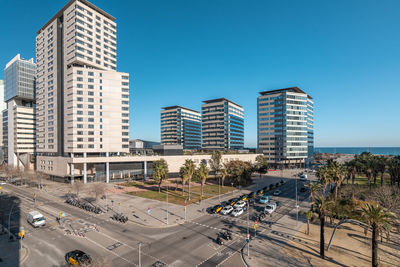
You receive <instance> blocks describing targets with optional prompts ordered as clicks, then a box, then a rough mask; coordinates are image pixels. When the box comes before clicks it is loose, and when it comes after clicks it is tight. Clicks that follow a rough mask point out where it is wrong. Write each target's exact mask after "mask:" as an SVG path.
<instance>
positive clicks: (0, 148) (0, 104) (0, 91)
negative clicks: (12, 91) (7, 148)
mask: <svg viewBox="0 0 400 267" xmlns="http://www.w3.org/2000/svg"><path fill="white" fill-rule="evenodd" d="M6 106H7V105H6V102H5V101H4V80H0V112H1V116H0V125H1V127H0V162H4V154H5V153H4V144H3V127H4V126H3V111H4V110H5V109H6Z"/></svg>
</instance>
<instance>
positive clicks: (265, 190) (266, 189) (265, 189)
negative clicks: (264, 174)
mask: <svg viewBox="0 0 400 267" xmlns="http://www.w3.org/2000/svg"><path fill="white" fill-rule="evenodd" d="M263 191H264V194H265V193H266V192H267V191H268V186H265V187H263Z"/></svg>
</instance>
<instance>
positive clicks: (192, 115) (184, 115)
mask: <svg viewBox="0 0 400 267" xmlns="http://www.w3.org/2000/svg"><path fill="white" fill-rule="evenodd" d="M161 144H162V145H182V146H183V149H200V148H201V115H200V112H198V111H195V110H191V109H188V108H184V107H181V106H171V107H165V108H162V110H161Z"/></svg>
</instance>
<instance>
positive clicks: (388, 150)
mask: <svg viewBox="0 0 400 267" xmlns="http://www.w3.org/2000/svg"><path fill="white" fill-rule="evenodd" d="M314 152H318V153H332V154H335V153H339V154H352V155H355V154H361V153H362V152H370V153H371V154H374V155H400V147H386V146H381V147H378V146H376V147H373V146H371V147H344V146H343V147H341V146H338V147H328V146H327V147H314Z"/></svg>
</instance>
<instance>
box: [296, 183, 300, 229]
mask: <svg viewBox="0 0 400 267" xmlns="http://www.w3.org/2000/svg"><path fill="white" fill-rule="evenodd" d="M298 221H299V205H298V203H297V176H296V227H297V225H298Z"/></svg>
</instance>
